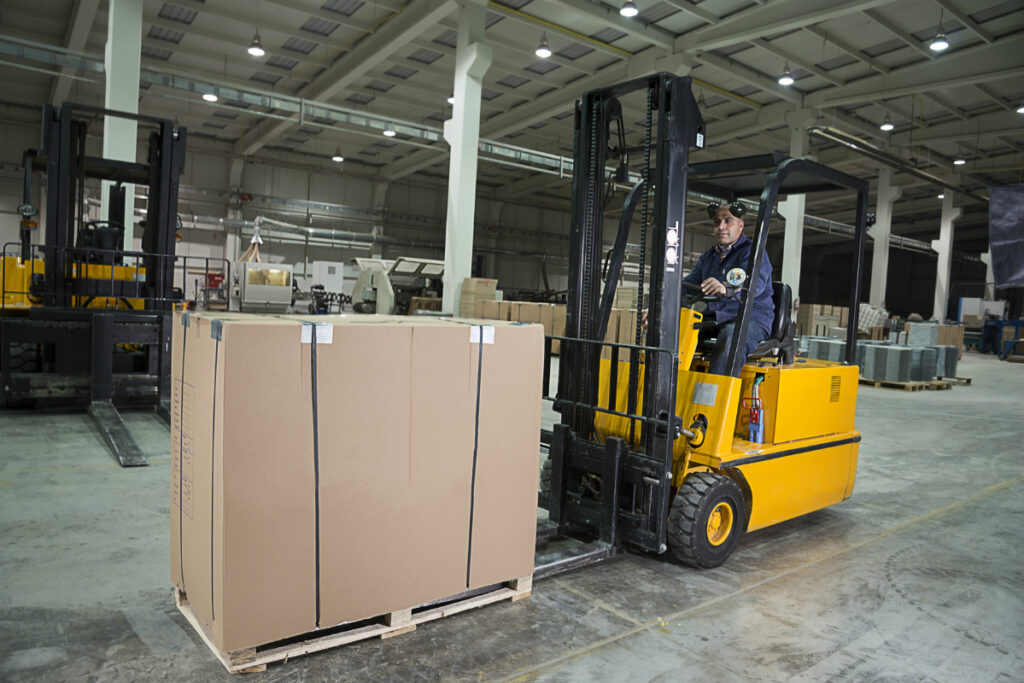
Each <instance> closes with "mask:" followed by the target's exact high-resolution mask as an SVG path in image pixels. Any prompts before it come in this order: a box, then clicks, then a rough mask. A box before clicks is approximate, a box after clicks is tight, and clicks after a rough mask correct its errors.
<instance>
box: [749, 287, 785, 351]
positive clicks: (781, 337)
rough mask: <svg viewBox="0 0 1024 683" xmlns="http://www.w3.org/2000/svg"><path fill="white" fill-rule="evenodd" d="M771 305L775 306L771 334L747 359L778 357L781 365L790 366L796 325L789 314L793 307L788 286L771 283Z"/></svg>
mask: <svg viewBox="0 0 1024 683" xmlns="http://www.w3.org/2000/svg"><path fill="white" fill-rule="evenodd" d="M772 303H773V304H775V318H774V319H773V320H772V329H771V334H770V335H769V336H768V338H767V339H765V340H764V341H762V342H761V343H759V344H758V345H757V347H756V348H755V349H754V352H753V353H751V354H750V356H749V358H761V357H763V356H768V355H778V357H779V361H780V363H781V364H782V365H792V364H793V357H794V356H795V355H796V354H795V352H794V348H793V337H794V335H795V334H796V325H794V324H793V321H792V318H791V316H790V314H789V311H790V309H791V308H792V307H793V290H792V289H791V288H790V286H789V285H787V284H786V283H785V282H773V283H772Z"/></svg>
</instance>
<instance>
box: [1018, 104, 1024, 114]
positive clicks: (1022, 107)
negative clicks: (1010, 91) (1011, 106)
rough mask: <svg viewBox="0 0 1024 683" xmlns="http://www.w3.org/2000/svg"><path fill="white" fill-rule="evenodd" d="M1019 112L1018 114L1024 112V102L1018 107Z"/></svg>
mask: <svg viewBox="0 0 1024 683" xmlns="http://www.w3.org/2000/svg"><path fill="white" fill-rule="evenodd" d="M1017 113H1018V114H1024V104H1022V105H1020V106H1019V107H1017Z"/></svg>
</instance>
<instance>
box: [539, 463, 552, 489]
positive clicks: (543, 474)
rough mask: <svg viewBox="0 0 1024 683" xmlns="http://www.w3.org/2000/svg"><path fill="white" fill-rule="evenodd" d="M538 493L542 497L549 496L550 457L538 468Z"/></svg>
mask: <svg viewBox="0 0 1024 683" xmlns="http://www.w3.org/2000/svg"><path fill="white" fill-rule="evenodd" d="M540 493H541V495H542V496H550V495H551V457H550V456H549V457H547V458H545V459H544V464H543V465H541V467H540Z"/></svg>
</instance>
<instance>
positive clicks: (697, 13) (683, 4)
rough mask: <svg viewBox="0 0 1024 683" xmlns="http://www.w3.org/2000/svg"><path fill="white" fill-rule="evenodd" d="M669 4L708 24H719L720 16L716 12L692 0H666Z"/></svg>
mask: <svg viewBox="0 0 1024 683" xmlns="http://www.w3.org/2000/svg"><path fill="white" fill-rule="evenodd" d="M665 1H666V2H667V3H668V4H669V5H672V6H673V7H675V8H676V9H678V10H681V11H683V12H686V13H687V14H689V15H691V16H694V17H697V18H698V19H700V20H701V21H703V22H705V23H708V24H717V23H718V21H719V18H718V16H717V15H716V14H714V13H712V12H709V11H707V10H706V9H703V8H701V7H698V6H697V5H695V4H693V3H692V2H690V0H665Z"/></svg>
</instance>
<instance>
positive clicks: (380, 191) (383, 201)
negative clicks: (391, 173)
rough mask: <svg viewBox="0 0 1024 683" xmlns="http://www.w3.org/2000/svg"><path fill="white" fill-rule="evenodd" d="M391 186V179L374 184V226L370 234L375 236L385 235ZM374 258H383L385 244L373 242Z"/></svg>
mask: <svg viewBox="0 0 1024 683" xmlns="http://www.w3.org/2000/svg"><path fill="white" fill-rule="evenodd" d="M389 187H391V181H390V180H382V181H380V182H377V183H374V185H373V211H374V214H373V228H372V229H371V230H370V234H371V235H373V236H374V237H381V236H383V235H384V212H385V211H387V208H388V188H389ZM372 252H373V258H383V253H384V246H383V245H381V244H378V243H376V242H375V243H374V244H373V249H372Z"/></svg>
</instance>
